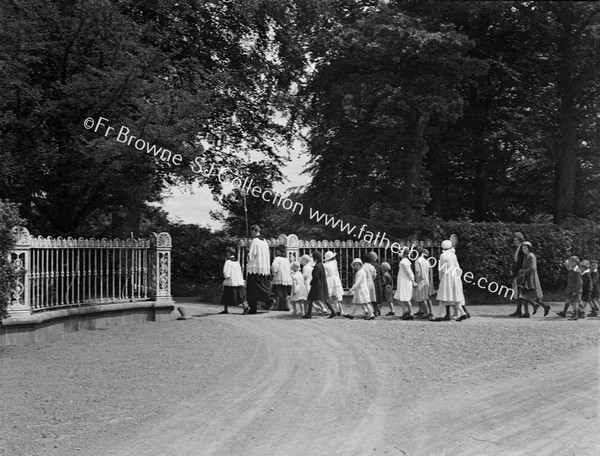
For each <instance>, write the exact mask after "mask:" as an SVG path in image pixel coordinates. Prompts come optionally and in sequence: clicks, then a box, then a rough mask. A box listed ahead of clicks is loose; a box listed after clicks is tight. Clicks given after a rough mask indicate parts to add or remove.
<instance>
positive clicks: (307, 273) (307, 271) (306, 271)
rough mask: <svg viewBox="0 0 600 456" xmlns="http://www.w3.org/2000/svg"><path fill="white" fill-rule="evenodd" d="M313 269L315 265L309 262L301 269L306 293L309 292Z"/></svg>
mask: <svg viewBox="0 0 600 456" xmlns="http://www.w3.org/2000/svg"><path fill="white" fill-rule="evenodd" d="M314 268H315V263H313V262H312V260H311V261H309V262H308V263H306V264H305V265H304V267H303V268H302V275H303V276H304V284H305V285H306V292H307V293H309V292H310V282H311V280H312V271H313V269H314Z"/></svg>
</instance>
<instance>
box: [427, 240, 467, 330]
mask: <svg viewBox="0 0 600 456" xmlns="http://www.w3.org/2000/svg"><path fill="white" fill-rule="evenodd" d="M442 249H443V250H444V251H443V252H442V254H441V255H440V263H439V266H438V270H439V273H440V286H439V289H438V292H437V299H438V305H439V307H438V316H437V318H434V319H432V321H442V319H443V317H442V315H444V314H445V313H446V306H453V307H454V308H455V309H456V312H457V314H458V318H457V319H456V321H462V320H465V319H466V318H467V315H466V313H465V312H464V310H463V309H462V305H463V303H464V302H465V296H464V294H463V286H462V279H461V276H462V270H461V269H460V266H459V264H458V259H457V258H456V254H455V253H454V249H453V248H452V241H450V240H446V241H444V242H442Z"/></svg>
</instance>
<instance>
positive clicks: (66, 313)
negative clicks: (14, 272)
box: [0, 300, 175, 328]
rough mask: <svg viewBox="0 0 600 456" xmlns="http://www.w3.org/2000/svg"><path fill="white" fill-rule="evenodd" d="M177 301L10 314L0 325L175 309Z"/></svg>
mask: <svg viewBox="0 0 600 456" xmlns="http://www.w3.org/2000/svg"><path fill="white" fill-rule="evenodd" d="M174 305H175V302H174V301H173V300H161V301H149V300H148V301H134V302H131V301H127V302H111V303H107V304H84V305H82V306H78V307H66V308H60V309H56V310H45V311H39V312H36V313H33V314H31V315H18V316H10V317H7V318H5V319H4V320H2V322H1V325H0V327H5V328H6V327H10V326H23V325H39V324H41V323H44V322H46V321H50V320H56V319H59V318H68V317H76V316H83V315H92V314H99V313H105V312H115V311H124V310H136V309H137V310H139V309H157V310H173V309H174Z"/></svg>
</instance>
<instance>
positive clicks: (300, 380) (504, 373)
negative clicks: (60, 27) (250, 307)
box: [0, 304, 600, 456]
mask: <svg viewBox="0 0 600 456" xmlns="http://www.w3.org/2000/svg"><path fill="white" fill-rule="evenodd" d="M185 307H186V309H187V310H188V311H189V312H190V313H192V314H195V315H198V316H200V317H199V318H196V319H190V320H184V321H181V320H173V321H167V322H157V323H145V324H134V325H126V326H116V327H114V328H111V329H109V330H96V331H80V332H75V333H70V334H66V335H64V336H62V337H55V338H53V339H49V340H47V341H44V342H40V343H35V344H30V345H26V346H22V347H4V348H0V372H2V375H1V376H0V391H2V392H3V397H2V405H1V406H0V426H1V429H2V430H3V431H2V433H1V435H0V454H1V455H6V456H13V455H44V456H53V455H61V456H69V455H103V456H105V455H136V456H139V455H166V454H170V455H188V454H189V455H237V454H239V455H261V456H268V455H278V456H279V455H306V454H312V455H336V454H339V455H344V456H346V455H354V454H356V455H360V456H362V455H367V454H373V455H378V454H398V455H401V454H403V453H404V454H408V455H417V454H422V455H432V454H433V455H435V454H453V455H454V454H459V455H460V454H473V455H486V454H502V455H506V454H509V455H512V454H536V455H539V454H548V455H550V454H552V455H555V454H577V455H586V454H590V455H592V454H593V455H596V454H600V446H599V445H598V442H597V441H596V439H595V438H594V437H593V436H594V435H596V434H597V429H598V425H599V424H600V420H599V413H598V411H599V397H600V396H599V394H598V393H599V385H600V382H599V379H600V373H599V365H600V364H599V363H600V359H599V356H598V354H599V353H600V351H599V345H600V344H599V343H600V319H598V318H587V319H585V320H582V321H577V322H573V321H567V320H564V319H561V318H558V317H552V316H551V315H554V312H552V313H551V315H549V316H548V317H545V318H544V317H541V316H539V315H536V316H535V317H533V318H531V319H516V318H509V317H506V316H505V315H507V314H508V313H510V312H511V311H512V310H513V308H512V306H477V307H471V308H470V311H471V313H472V315H473V318H471V319H469V320H467V321H464V322H459V323H457V322H439V323H432V322H428V321H400V320H398V318H397V317H395V318H394V317H382V318H379V319H377V320H375V321H363V320H356V319H355V320H352V321H351V320H347V319H344V318H336V319H333V320H329V319H326V318H313V319H311V320H301V319H298V318H294V317H292V316H291V315H290V314H289V313H283V312H270V313H264V314H261V315H256V316H243V315H240V314H239V312H240V310H239V309H234V310H233V312H235V313H236V314H233V315H216V313H217V312H218V311H219V310H220V308H218V307H216V306H210V305H193V304H186V305H185ZM558 307H560V305H558V304H556V305H555V306H554V310H558Z"/></svg>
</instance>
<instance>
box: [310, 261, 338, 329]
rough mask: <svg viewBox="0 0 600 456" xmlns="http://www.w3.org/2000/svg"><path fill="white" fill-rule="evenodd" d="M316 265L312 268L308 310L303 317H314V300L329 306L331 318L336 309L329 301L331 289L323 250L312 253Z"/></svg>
mask: <svg viewBox="0 0 600 456" xmlns="http://www.w3.org/2000/svg"><path fill="white" fill-rule="evenodd" d="M312 257H313V260H314V262H315V267H314V268H313V270H312V280H311V281H310V291H309V292H308V298H307V300H308V310H307V311H306V314H304V315H303V316H302V318H312V308H313V302H314V301H321V302H324V303H325V304H327V307H329V311H330V314H329V318H333V317H335V310H334V309H333V307H332V306H331V304H330V303H329V290H328V289H327V275H326V274H325V266H323V261H322V260H323V256H322V255H321V252H317V251H314V252H313V254H312Z"/></svg>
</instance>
